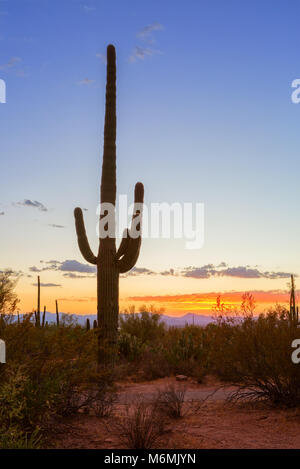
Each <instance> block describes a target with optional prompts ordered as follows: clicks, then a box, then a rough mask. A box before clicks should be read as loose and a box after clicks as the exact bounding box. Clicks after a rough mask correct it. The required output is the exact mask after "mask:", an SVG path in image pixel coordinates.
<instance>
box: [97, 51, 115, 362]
mask: <svg viewBox="0 0 300 469" xmlns="http://www.w3.org/2000/svg"><path fill="white" fill-rule="evenodd" d="M116 125H117V118H116V52H115V49H114V47H108V49H107V81H106V100H105V123H104V147H103V163H102V177H101V188H100V200H101V204H106V203H110V204H112V206H113V207H115V205H116V191H117V188H116ZM102 216H103V215H102ZM111 235H113V236H110V237H107V238H104V239H101V238H100V245H99V252H98V258H97V271H98V276H97V277H98V278H97V298H98V304H97V320H98V324H99V327H100V331H99V336H98V340H99V346H98V361H99V363H104V364H106V363H107V362H109V361H110V360H112V357H113V356H114V349H115V345H116V339H117V332H118V317H119V272H118V267H117V263H116V260H115V258H116V242H115V232H114V233H112V234H111Z"/></svg>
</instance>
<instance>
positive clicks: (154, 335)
mask: <svg viewBox="0 0 300 469" xmlns="http://www.w3.org/2000/svg"><path fill="white" fill-rule="evenodd" d="M165 330H166V327H165V324H164V323H163V322H161V321H160V314H159V313H151V312H147V311H142V312H141V313H138V314H136V313H133V314H123V315H122V316H121V317H120V331H121V333H122V332H123V333H127V334H129V335H131V336H134V337H137V338H138V339H139V340H140V341H141V343H142V344H146V343H149V342H153V341H158V340H160V338H161V337H162V336H163V335H164V333H165Z"/></svg>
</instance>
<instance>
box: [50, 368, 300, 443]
mask: <svg viewBox="0 0 300 469" xmlns="http://www.w3.org/2000/svg"><path fill="white" fill-rule="evenodd" d="M170 384H176V385H178V383H176V380H175V378H163V379H159V380H155V381H151V382H149V381H148V382H140V383H134V382H125V383H124V382H123V383H119V384H118V393H117V394H118V401H117V402H116V404H115V405H114V412H113V413H114V414H115V415H116V414H118V413H119V412H122V407H124V406H126V405H127V404H128V403H129V402H135V400H136V399H138V398H140V397H141V396H142V397H143V399H145V400H146V401H147V400H150V399H151V398H152V397H153V396H154V395H155V393H156V392H157V390H158V389H161V388H164V387H166V386H168V385H170ZM184 386H185V390H186V393H185V406H186V407H187V411H186V415H184V416H183V417H182V418H179V419H172V420H170V421H169V422H168V423H167V426H166V429H165V433H164V434H163V435H162V437H161V438H160V440H159V442H158V443H157V445H156V448H163V449H254V448H256V449H298V448H300V411H299V410H295V409H293V410H291V409H275V408H274V407H273V408H272V407H271V406H270V405H267V404H263V403H261V404H257V403H256V404H252V403H250V402H243V403H239V404H237V403H234V404H233V403H231V402H230V401H228V399H226V398H227V396H228V395H229V394H230V392H231V391H233V390H234V388H232V387H231V388H227V389H225V390H224V389H220V383H219V382H217V381H216V380H215V379H214V378H212V377H208V378H207V379H206V381H205V383H203V384H198V383H196V382H193V381H192V380H188V381H187V382H186V383H185V384H184ZM191 401H193V402H194V403H195V405H196V407H198V408H197V410H196V411H193V410H192V404H191ZM196 402H202V404H201V405H200V406H197V404H196ZM189 408H190V409H189ZM113 418H114V417H113V416H110V417H107V418H104V419H103V418H101V419H100V418H98V417H96V416H95V415H91V414H87V413H85V412H84V411H81V412H80V413H78V414H77V415H76V416H74V417H71V418H69V419H68V420H64V423H63V424H60V425H58V427H57V428H56V429H55V432H53V434H52V435H50V436H49V439H48V447H49V448H61V449H65V448H68V449H85V448H86V449H93V448H94V449H104V448H105V449H121V448H125V446H124V444H122V442H121V440H120V439H119V437H118V436H116V435H115V434H114V433H113V432H112V430H111V422H112V421H113Z"/></svg>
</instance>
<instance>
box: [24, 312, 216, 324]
mask: <svg viewBox="0 0 300 469" xmlns="http://www.w3.org/2000/svg"><path fill="white" fill-rule="evenodd" d="M136 314H138V313H136ZM20 316H22V315H20ZM42 316H43V313H41V320H42ZM63 316H64V317H65V318H66V319H67V318H68V317H70V316H72V317H73V319H74V320H75V321H77V323H78V324H80V325H81V326H84V325H85V324H86V320H87V319H89V320H90V324H91V327H93V321H94V319H97V316H96V314H85V315H80V314H72V315H69V314H63ZM122 316H123V317H124V316H125V317H126V316H127V315H124V314H123V315H122ZM59 317H60V319H61V317H62V313H59ZM160 320H161V321H163V322H164V323H165V324H166V325H167V326H168V327H171V326H173V327H184V326H185V325H192V324H194V325H195V326H203V327H205V326H206V325H207V324H209V323H210V322H212V321H213V318H212V317H211V316H204V315H201V314H193V313H187V314H185V315H184V316H178V317H175V316H167V315H165V314H162V315H161V317H160ZM45 321H46V322H48V323H49V324H51V323H56V314H55V313H48V312H46V317H45Z"/></svg>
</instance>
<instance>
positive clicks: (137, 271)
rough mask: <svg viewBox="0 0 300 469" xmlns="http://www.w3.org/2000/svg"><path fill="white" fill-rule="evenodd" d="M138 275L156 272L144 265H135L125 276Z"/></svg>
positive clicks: (154, 273)
mask: <svg viewBox="0 0 300 469" xmlns="http://www.w3.org/2000/svg"><path fill="white" fill-rule="evenodd" d="M137 275H156V272H153V271H152V270H150V269H146V268H144V267H133V268H132V269H131V270H130V271H129V272H128V273H126V274H125V275H124V277H136V276H137Z"/></svg>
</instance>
